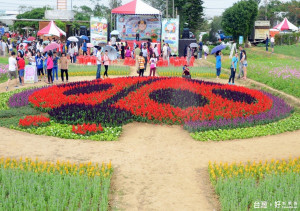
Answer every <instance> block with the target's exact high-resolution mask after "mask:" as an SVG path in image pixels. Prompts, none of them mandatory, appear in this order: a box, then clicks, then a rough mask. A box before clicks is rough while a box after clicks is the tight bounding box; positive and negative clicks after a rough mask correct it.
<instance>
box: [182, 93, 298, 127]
mask: <svg viewBox="0 0 300 211" xmlns="http://www.w3.org/2000/svg"><path fill="white" fill-rule="evenodd" d="M263 93H264V94H265V95H267V96H268V97H269V98H271V99H272V100H273V106H272V108H271V109H270V110H269V111H266V112H263V113H260V114H256V115H253V116H248V117H238V118H234V119H219V120H205V121H199V120H197V121H188V122H186V123H185V124H184V128H185V129H186V130H188V131H190V132H197V131H205V130H215V129H228V128H237V127H249V126H253V125H258V124H267V123H270V122H274V121H278V120H279V119H283V118H285V117H287V116H288V115H289V114H290V113H291V112H292V110H293V108H292V107H291V106H289V105H288V104H286V103H285V102H284V100H282V99H280V98H279V97H276V96H274V95H272V94H270V93H267V92H263Z"/></svg>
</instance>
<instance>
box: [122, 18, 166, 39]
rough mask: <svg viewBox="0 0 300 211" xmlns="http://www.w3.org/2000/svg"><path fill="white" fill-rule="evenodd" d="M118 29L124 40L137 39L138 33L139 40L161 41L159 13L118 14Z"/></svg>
mask: <svg viewBox="0 0 300 211" xmlns="http://www.w3.org/2000/svg"><path fill="white" fill-rule="evenodd" d="M117 30H118V31H119V33H120V35H119V37H120V39H122V40H136V34H137V33H138V34H139V40H148V39H152V41H154V42H155V41H157V42H160V36H161V19H160V16H157V15H118V16H117Z"/></svg>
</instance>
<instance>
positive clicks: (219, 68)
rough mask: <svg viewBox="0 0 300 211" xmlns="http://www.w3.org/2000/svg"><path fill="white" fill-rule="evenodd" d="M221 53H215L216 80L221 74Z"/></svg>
mask: <svg viewBox="0 0 300 211" xmlns="http://www.w3.org/2000/svg"><path fill="white" fill-rule="evenodd" d="M221 55H222V53H221V51H217V52H216V70H217V79H218V78H219V77H220V74H221V67H222V63H221Z"/></svg>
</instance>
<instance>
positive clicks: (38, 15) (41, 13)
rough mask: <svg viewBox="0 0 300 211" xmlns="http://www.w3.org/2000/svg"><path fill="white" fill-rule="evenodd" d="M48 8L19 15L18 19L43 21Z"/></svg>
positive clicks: (36, 9)
mask: <svg viewBox="0 0 300 211" xmlns="http://www.w3.org/2000/svg"><path fill="white" fill-rule="evenodd" d="M45 11H46V8H45V7H43V8H35V9H33V10H30V11H27V12H24V13H22V14H19V15H17V19H25V18H26V19H43V18H44V15H45Z"/></svg>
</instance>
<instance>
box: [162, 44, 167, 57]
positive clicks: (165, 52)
mask: <svg viewBox="0 0 300 211" xmlns="http://www.w3.org/2000/svg"><path fill="white" fill-rule="evenodd" d="M163 60H168V46H167V45H166V44H164V47H163Z"/></svg>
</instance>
